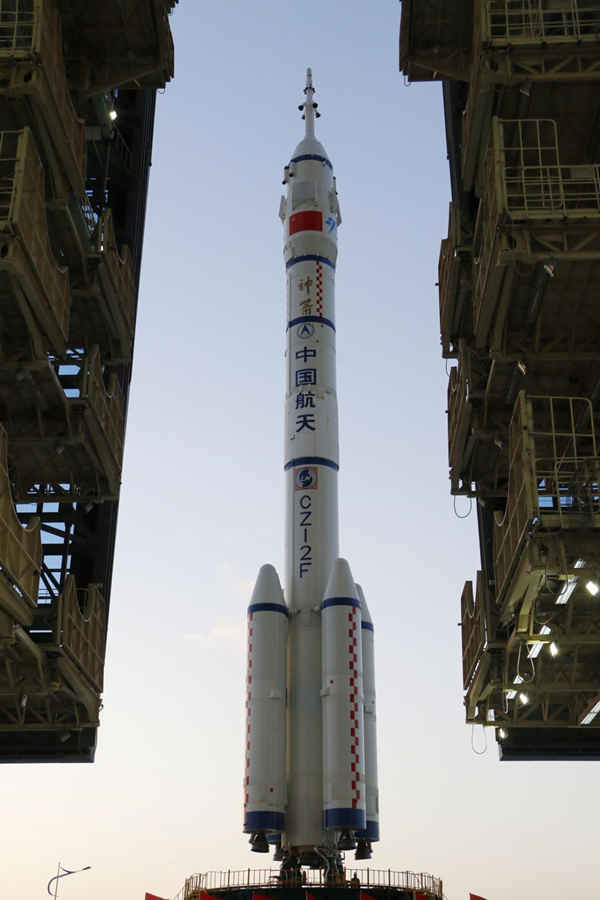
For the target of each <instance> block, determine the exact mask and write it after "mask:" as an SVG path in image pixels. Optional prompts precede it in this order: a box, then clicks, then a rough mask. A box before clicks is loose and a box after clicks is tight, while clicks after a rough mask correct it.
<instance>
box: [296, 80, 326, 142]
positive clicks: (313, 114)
mask: <svg viewBox="0 0 600 900" xmlns="http://www.w3.org/2000/svg"><path fill="white" fill-rule="evenodd" d="M304 93H305V94H306V100H305V101H304V103H301V104H300V106H299V107H298V109H299V110H300V112H301V113H302V118H303V119H304V123H305V130H306V134H305V137H314V134H315V118H317V119H318V118H319V117H320V115H321V113H320V112H318V106H319V104H318V103H313V95H314V93H315V89H314V87H313V83H312V69H311V68H310V66H309V67H308V69H307V70H306V87H305V88H304Z"/></svg>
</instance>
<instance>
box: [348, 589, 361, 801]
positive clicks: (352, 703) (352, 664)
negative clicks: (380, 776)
mask: <svg viewBox="0 0 600 900" xmlns="http://www.w3.org/2000/svg"><path fill="white" fill-rule="evenodd" d="M348 621H349V622H350V628H349V629H348V638H349V642H348V688H349V692H348V700H349V719H350V773H351V776H352V777H351V784H352V798H351V800H352V809H357V808H358V802H359V800H360V755H359V753H358V750H359V745H360V738H359V728H360V720H359V719H358V712H359V704H358V693H357V690H356V689H357V687H358V684H357V671H356V667H357V663H358V655H357V653H356V647H357V643H358V642H357V631H358V627H359V626H358V622H359V611H358V609H357V608H356V607H355V606H353V607H352V612H350V613H348Z"/></svg>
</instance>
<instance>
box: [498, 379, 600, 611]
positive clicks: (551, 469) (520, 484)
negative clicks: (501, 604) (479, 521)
mask: <svg viewBox="0 0 600 900" xmlns="http://www.w3.org/2000/svg"><path fill="white" fill-rule="evenodd" d="M599 485H600V457H599V456H598V447H597V441H596V435H595V430H594V419H593V410H592V405H591V403H590V401H589V400H588V399H587V398H585V397H550V396H548V397H535V396H528V395H527V394H525V392H524V391H521V392H520V394H519V396H518V397H517V400H516V403H515V408H514V411H513V416H512V419H511V423H510V429H509V475H508V495H507V501H506V510H505V512H504V515H503V516H502V517H500V518H498V519H497V521H496V523H495V525H494V556H495V561H494V567H495V576H496V588H497V596H498V598H500V595H501V594H502V592H503V591H504V589H505V587H506V585H507V582H508V579H509V576H510V573H511V572H512V570H513V568H514V566H515V564H516V561H517V558H518V556H519V553H520V552H521V546H522V542H523V540H524V537H525V535H526V534H527V532H528V531H530V530H531V529H534V528H540V527H542V528H552V529H555V528H561V529H562V528H571V527H576V528H591V527H595V528H597V527H598V526H600V487H599Z"/></svg>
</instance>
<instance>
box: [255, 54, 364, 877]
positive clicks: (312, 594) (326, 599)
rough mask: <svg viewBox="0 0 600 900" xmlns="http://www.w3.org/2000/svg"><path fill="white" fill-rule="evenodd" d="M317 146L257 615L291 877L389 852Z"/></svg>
mask: <svg viewBox="0 0 600 900" xmlns="http://www.w3.org/2000/svg"><path fill="white" fill-rule="evenodd" d="M304 93H305V97H306V99H305V101H304V103H302V104H301V105H300V107H299V108H300V110H301V111H302V113H303V119H304V121H305V135H304V138H303V140H302V141H301V142H300V143H299V144H298V146H297V147H296V149H295V151H294V154H293V156H292V159H291V160H290V163H289V165H287V166H286V167H285V169H284V179H283V181H284V184H285V185H287V197H282V198H281V205H280V217H281V220H282V222H283V225H284V251H283V252H284V260H285V268H286V277H287V320H286V322H287V328H286V334H287V349H286V373H287V375H286V379H287V385H286V436H285V459H284V469H285V473H286V519H287V522H286V578H285V594H284V593H283V592H282V589H281V585H280V583H279V579H278V577H277V573H276V571H275V569H274V568H273V567H272V566H270V565H266V566H263V567H262V568H261V570H260V572H259V576H258V580H257V582H256V587H255V589H254V592H253V594H252V599H251V602H250V605H249V607H248V674H247V697H246V709H247V722H246V767H245V777H244V831H245V832H246V833H248V834H250V835H251V837H250V843H251V846H252V849H253V850H256V851H259V852H260V851H265V852H266V851H267V850H268V844H269V843H273V844H276V854H275V858H276V859H280V860H281V861H282V870H283V871H285V870H289V871H292V870H297V869H298V868H299V867H300V866H302V865H309V866H311V867H313V868H319V867H322V866H323V867H325V868H326V869H327V870H328V871H329V872H331V871H335V869H336V868H338V867H339V866H340V865H341V861H340V851H341V850H349V849H353V848H354V847H356V857H357V859H368V858H369V857H370V855H371V843H372V842H373V841H376V840H378V839H379V822H378V789H377V748H376V726H375V674H374V662H373V624H372V620H371V617H370V615H369V611H368V608H367V605H366V601H365V599H364V595H363V593H362V590H361V589H360V587H359V586H358V585H356V584H355V583H354V580H353V577H352V574H351V571H350V567H349V565H348V563H347V562H346V560H344V559H340V558H339V557H338V553H339V549H338V500H337V473H338V469H339V462H338V413H337V396H336V371H335V313H334V280H335V266H336V261H337V229H338V226H339V224H340V222H341V216H340V208H339V203H338V197H337V191H336V184H335V178H334V176H333V167H332V165H331V162H330V160H329V158H328V157H327V154H326V152H325V149H324V147H323V145H322V144H321V143H319V141H318V140H317V139H316V137H315V130H314V123H315V117H317V116H318V115H319V113H318V112H317V104H316V103H314V100H313V95H314V88H313V85H312V77H311V72H310V69H309V70H308V71H307V83H306V87H305V89H304Z"/></svg>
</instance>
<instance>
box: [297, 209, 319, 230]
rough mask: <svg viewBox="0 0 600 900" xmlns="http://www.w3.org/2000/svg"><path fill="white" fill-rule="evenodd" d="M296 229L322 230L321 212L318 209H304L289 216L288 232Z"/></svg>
mask: <svg viewBox="0 0 600 900" xmlns="http://www.w3.org/2000/svg"><path fill="white" fill-rule="evenodd" d="M297 231H323V213H322V212H321V210H319V209H305V210H304V211H303V212H298V213H294V215H293V216H290V234H296V232H297Z"/></svg>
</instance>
